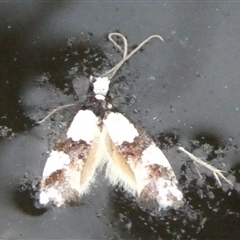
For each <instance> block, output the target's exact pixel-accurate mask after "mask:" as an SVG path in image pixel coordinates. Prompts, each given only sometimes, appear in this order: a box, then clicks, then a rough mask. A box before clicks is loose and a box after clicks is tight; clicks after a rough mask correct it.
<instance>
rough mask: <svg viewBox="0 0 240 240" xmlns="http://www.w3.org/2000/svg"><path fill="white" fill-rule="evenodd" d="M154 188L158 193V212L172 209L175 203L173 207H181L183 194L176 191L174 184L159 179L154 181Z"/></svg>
mask: <svg viewBox="0 0 240 240" xmlns="http://www.w3.org/2000/svg"><path fill="white" fill-rule="evenodd" d="M156 188H157V190H158V192H159V194H158V196H157V197H156V200H157V202H158V205H159V210H160V209H166V208H169V207H174V204H175V203H177V205H176V206H175V207H178V206H180V205H181V203H182V200H183V194H182V192H181V191H180V190H178V188H177V186H176V185H175V183H173V182H172V181H170V180H167V179H164V178H159V179H158V180H157V181H156Z"/></svg>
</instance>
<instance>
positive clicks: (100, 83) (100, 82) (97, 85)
mask: <svg viewBox="0 0 240 240" xmlns="http://www.w3.org/2000/svg"><path fill="white" fill-rule="evenodd" d="M90 82H91V83H92V84H93V92H94V93H95V95H96V96H95V97H96V98H97V99H99V100H104V99H105V96H106V95H107V93H108V90H109V84H110V80H109V78H107V77H96V78H94V77H90Z"/></svg>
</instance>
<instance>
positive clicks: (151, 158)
mask: <svg viewBox="0 0 240 240" xmlns="http://www.w3.org/2000/svg"><path fill="white" fill-rule="evenodd" d="M142 163H143V165H144V166H146V165H151V164H158V165H161V166H164V167H167V168H171V165H170V163H169V161H168V160H167V158H166V156H165V155H164V154H163V152H162V151H161V150H160V149H159V148H158V147H157V146H155V144H151V145H150V146H149V147H148V148H147V149H145V150H144V151H143V153H142Z"/></svg>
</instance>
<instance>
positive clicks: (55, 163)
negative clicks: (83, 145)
mask: <svg viewBox="0 0 240 240" xmlns="http://www.w3.org/2000/svg"><path fill="white" fill-rule="evenodd" d="M69 163H70V158H69V156H68V155H67V154H66V153H64V152H62V151H52V152H51V153H50V155H49V157H48V159H47V162H46V164H45V167H44V170H43V174H42V177H43V178H45V177H48V176H50V174H52V173H53V172H55V171H56V170H60V169H63V168H65V167H66V166H67V165H68V164H69Z"/></svg>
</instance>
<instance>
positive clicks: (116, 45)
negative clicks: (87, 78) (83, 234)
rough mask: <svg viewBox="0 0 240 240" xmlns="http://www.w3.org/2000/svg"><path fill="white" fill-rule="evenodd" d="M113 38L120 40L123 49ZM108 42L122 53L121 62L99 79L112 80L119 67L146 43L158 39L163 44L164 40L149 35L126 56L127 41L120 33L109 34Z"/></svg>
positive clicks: (157, 36) (158, 36)
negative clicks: (106, 78) (116, 37)
mask: <svg viewBox="0 0 240 240" xmlns="http://www.w3.org/2000/svg"><path fill="white" fill-rule="evenodd" d="M113 36H118V37H120V38H122V41H123V49H122V48H121V47H120V46H119V45H118V44H117V43H116V42H115V41H114V40H113V38H112V37H113ZM108 38H109V40H110V41H111V42H112V43H113V44H114V46H115V47H117V48H118V49H119V50H120V51H122V52H123V57H122V60H121V61H120V62H119V63H118V64H117V65H116V66H114V67H113V68H112V69H110V70H109V71H107V72H106V73H104V74H103V75H102V76H101V77H106V76H107V77H108V78H110V79H111V78H112V77H114V75H115V74H116V73H117V71H118V70H119V69H120V67H121V66H122V65H123V64H124V63H125V62H126V61H127V60H128V59H130V58H131V57H132V56H133V55H134V54H135V53H136V52H138V51H139V50H140V49H141V48H142V47H143V46H144V45H145V44H146V43H148V42H149V41H150V40H151V39H152V38H158V39H160V40H161V41H162V42H164V39H163V38H162V37H161V36H160V35H151V36H149V37H148V38H146V39H145V40H144V41H142V42H141V43H140V44H139V45H138V46H137V47H136V48H134V49H133V50H132V51H131V52H130V53H129V54H128V41H127V39H126V38H125V37H124V36H123V35H122V34H121V33H110V34H109V35H108Z"/></svg>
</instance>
